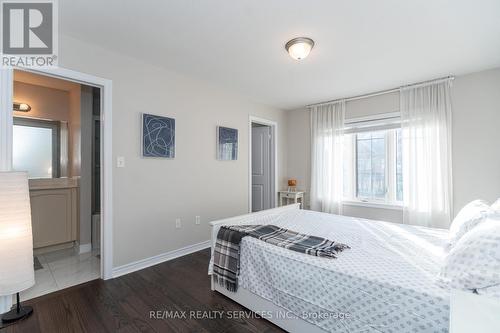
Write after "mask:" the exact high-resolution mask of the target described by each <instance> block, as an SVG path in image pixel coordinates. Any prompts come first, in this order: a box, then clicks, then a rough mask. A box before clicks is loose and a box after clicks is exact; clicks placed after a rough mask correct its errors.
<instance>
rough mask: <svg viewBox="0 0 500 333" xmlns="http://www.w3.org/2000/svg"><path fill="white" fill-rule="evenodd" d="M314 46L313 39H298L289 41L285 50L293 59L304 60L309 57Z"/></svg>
mask: <svg viewBox="0 0 500 333" xmlns="http://www.w3.org/2000/svg"><path fill="white" fill-rule="evenodd" d="M313 46H314V41H313V40H312V39H311V38H307V37H297V38H294V39H292V40H289V41H288V42H287V43H286V45H285V49H286V50H287V52H288V54H289V55H290V57H292V58H293V59H295V60H302V59H304V58H306V57H307V56H308V55H309V53H310V52H311V50H312V48H313Z"/></svg>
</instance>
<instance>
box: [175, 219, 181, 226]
mask: <svg viewBox="0 0 500 333" xmlns="http://www.w3.org/2000/svg"><path fill="white" fill-rule="evenodd" d="M175 228H177V229H180V228H181V219H180V218H176V219H175Z"/></svg>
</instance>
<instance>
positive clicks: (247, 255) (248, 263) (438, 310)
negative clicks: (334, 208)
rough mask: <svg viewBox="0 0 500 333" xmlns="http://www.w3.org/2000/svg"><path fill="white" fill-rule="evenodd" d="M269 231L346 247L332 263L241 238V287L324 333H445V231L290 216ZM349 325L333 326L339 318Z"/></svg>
mask: <svg viewBox="0 0 500 333" xmlns="http://www.w3.org/2000/svg"><path fill="white" fill-rule="evenodd" d="M261 223H262V224H263V223H265V224H275V225H278V226H281V227H285V228H288V229H291V230H294V231H298V232H301V233H306V234H310V235H315V236H321V237H325V238H328V239H331V240H334V241H338V242H342V243H345V244H348V245H349V246H351V249H348V250H345V251H344V252H342V253H341V254H340V255H339V256H338V258H337V259H333V260H331V259H330V260H329V259H325V258H318V257H313V256H310V255H306V254H301V253H297V252H293V251H290V250H287V249H284V248H281V247H277V246H273V245H270V244H267V243H264V242H262V241H260V240H257V239H255V238H251V237H245V238H243V240H242V242H241V247H240V251H241V253H240V276H239V287H241V288H245V289H247V290H249V291H250V292H252V293H254V294H257V295H259V296H261V297H263V298H265V299H267V300H269V301H271V302H273V303H274V304H276V305H278V306H280V307H282V308H284V309H287V310H289V311H291V312H293V313H294V314H296V315H298V316H301V317H302V318H303V319H305V320H307V321H309V322H311V323H313V324H315V325H317V326H319V327H321V328H323V329H324V330H326V331H329V332H447V331H448V325H449V324H448V320H449V291H448V290H445V289H442V288H441V287H439V286H438V285H437V284H436V277H437V274H438V272H439V269H440V267H441V264H442V261H443V260H444V256H445V254H446V246H447V241H446V240H447V231H446V230H439V229H430V228H423V227H414V226H405V225H399V224H392V223H387V222H379V221H371V220H363V219H357V218H352V217H345V216H338V215H331V214H325V213H317V212H312V211H305V210H291V211H288V212H286V213H281V214H274V215H271V216H266V217H264V218H260V220H259V219H256V220H252V221H248V223H246V224H261ZM342 315H344V316H346V315H348V316H349V318H344V319H339V318H338V316H342Z"/></svg>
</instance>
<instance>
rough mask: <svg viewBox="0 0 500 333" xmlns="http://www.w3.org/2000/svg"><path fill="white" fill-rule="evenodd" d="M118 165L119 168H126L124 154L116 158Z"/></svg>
mask: <svg viewBox="0 0 500 333" xmlns="http://www.w3.org/2000/svg"><path fill="white" fill-rule="evenodd" d="M116 167H117V168H125V157H124V156H118V157H117V158H116Z"/></svg>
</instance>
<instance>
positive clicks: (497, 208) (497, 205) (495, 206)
mask: <svg viewBox="0 0 500 333" xmlns="http://www.w3.org/2000/svg"><path fill="white" fill-rule="evenodd" d="M490 207H491V209H492V210H494V211H496V212H500V198H498V199H497V201H495V202H494V203H493V204H492V205H491V206H490Z"/></svg>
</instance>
